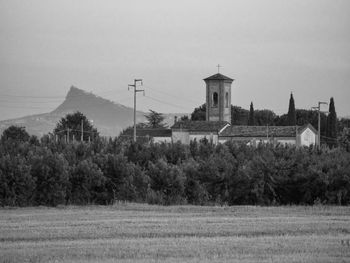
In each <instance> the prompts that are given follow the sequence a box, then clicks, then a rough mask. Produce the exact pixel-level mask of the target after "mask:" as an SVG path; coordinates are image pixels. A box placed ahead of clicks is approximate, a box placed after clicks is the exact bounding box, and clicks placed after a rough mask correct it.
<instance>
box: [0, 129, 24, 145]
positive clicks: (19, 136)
mask: <svg viewBox="0 0 350 263" xmlns="http://www.w3.org/2000/svg"><path fill="white" fill-rule="evenodd" d="M29 138H30V136H29V134H28V132H27V131H26V130H25V128H24V127H18V126H15V125H11V126H10V127H8V128H7V129H6V130H4V132H3V133H2V136H1V141H6V140H14V141H18V142H26V141H28V140H29Z"/></svg>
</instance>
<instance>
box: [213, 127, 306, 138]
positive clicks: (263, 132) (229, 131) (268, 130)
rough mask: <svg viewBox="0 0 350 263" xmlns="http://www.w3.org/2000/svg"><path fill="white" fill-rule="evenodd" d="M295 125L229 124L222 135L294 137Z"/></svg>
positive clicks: (298, 128) (298, 129)
mask: <svg viewBox="0 0 350 263" xmlns="http://www.w3.org/2000/svg"><path fill="white" fill-rule="evenodd" d="M300 128H301V127H298V126H297V127H296V126H230V127H227V128H226V129H225V130H223V131H222V133H221V134H220V136H223V137H267V136H269V137H295V135H296V129H297V131H298V132H300Z"/></svg>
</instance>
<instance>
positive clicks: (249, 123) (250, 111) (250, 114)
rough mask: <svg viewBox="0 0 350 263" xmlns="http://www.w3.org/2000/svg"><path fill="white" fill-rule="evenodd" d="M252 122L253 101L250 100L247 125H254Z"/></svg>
mask: <svg viewBox="0 0 350 263" xmlns="http://www.w3.org/2000/svg"><path fill="white" fill-rule="evenodd" d="M254 124H255V117H254V106H253V102H251V103H250V110H249V118H248V125H249V126H254Z"/></svg>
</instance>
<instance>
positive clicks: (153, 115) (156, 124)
mask: <svg viewBox="0 0 350 263" xmlns="http://www.w3.org/2000/svg"><path fill="white" fill-rule="evenodd" d="M149 111H150V112H149V113H148V114H146V115H145V117H146V119H147V124H146V126H147V127H148V128H152V129H157V128H166V124H165V123H163V121H164V116H163V114H162V113H159V112H156V111H154V110H149Z"/></svg>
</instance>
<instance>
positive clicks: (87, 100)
mask: <svg viewBox="0 0 350 263" xmlns="http://www.w3.org/2000/svg"><path fill="white" fill-rule="evenodd" d="M76 111H80V112H82V113H83V114H84V115H85V116H86V117H87V118H88V119H90V120H91V121H92V122H93V125H94V127H96V128H97V130H98V131H99V132H100V134H101V135H103V136H112V137H113V136H117V135H119V133H120V132H121V131H122V130H123V129H125V128H127V127H128V126H131V125H133V116H134V115H133V114H134V110H133V108H130V107H126V106H124V105H121V104H118V103H115V102H113V101H110V100H107V99H104V98H102V97H99V96H96V95H95V94H93V93H89V92H86V91H84V90H81V89H78V88H76V87H73V86H72V87H71V88H70V90H69V91H68V93H67V96H66V98H65V100H64V101H63V103H62V104H61V105H59V106H58V107H57V108H56V109H55V110H53V111H52V112H50V113H43V114H38V115H31V116H25V117H22V118H18V119H12V120H5V121H0V132H1V133H2V131H3V130H4V129H6V128H7V127H9V126H10V125H17V126H24V127H25V128H26V130H27V131H28V133H30V134H33V135H37V136H39V137H41V136H42V135H44V134H47V133H49V132H52V131H53V129H54V128H55V127H56V124H57V122H58V121H59V120H60V119H61V118H62V117H64V116H66V115H67V114H68V113H73V112H76ZM145 114H146V113H144V112H142V111H137V112H136V122H137V123H139V122H145V121H146V118H145V117H144V115H145ZM175 115H176V114H164V117H165V122H166V123H167V124H168V125H172V124H173V122H174V116H175Z"/></svg>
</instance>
